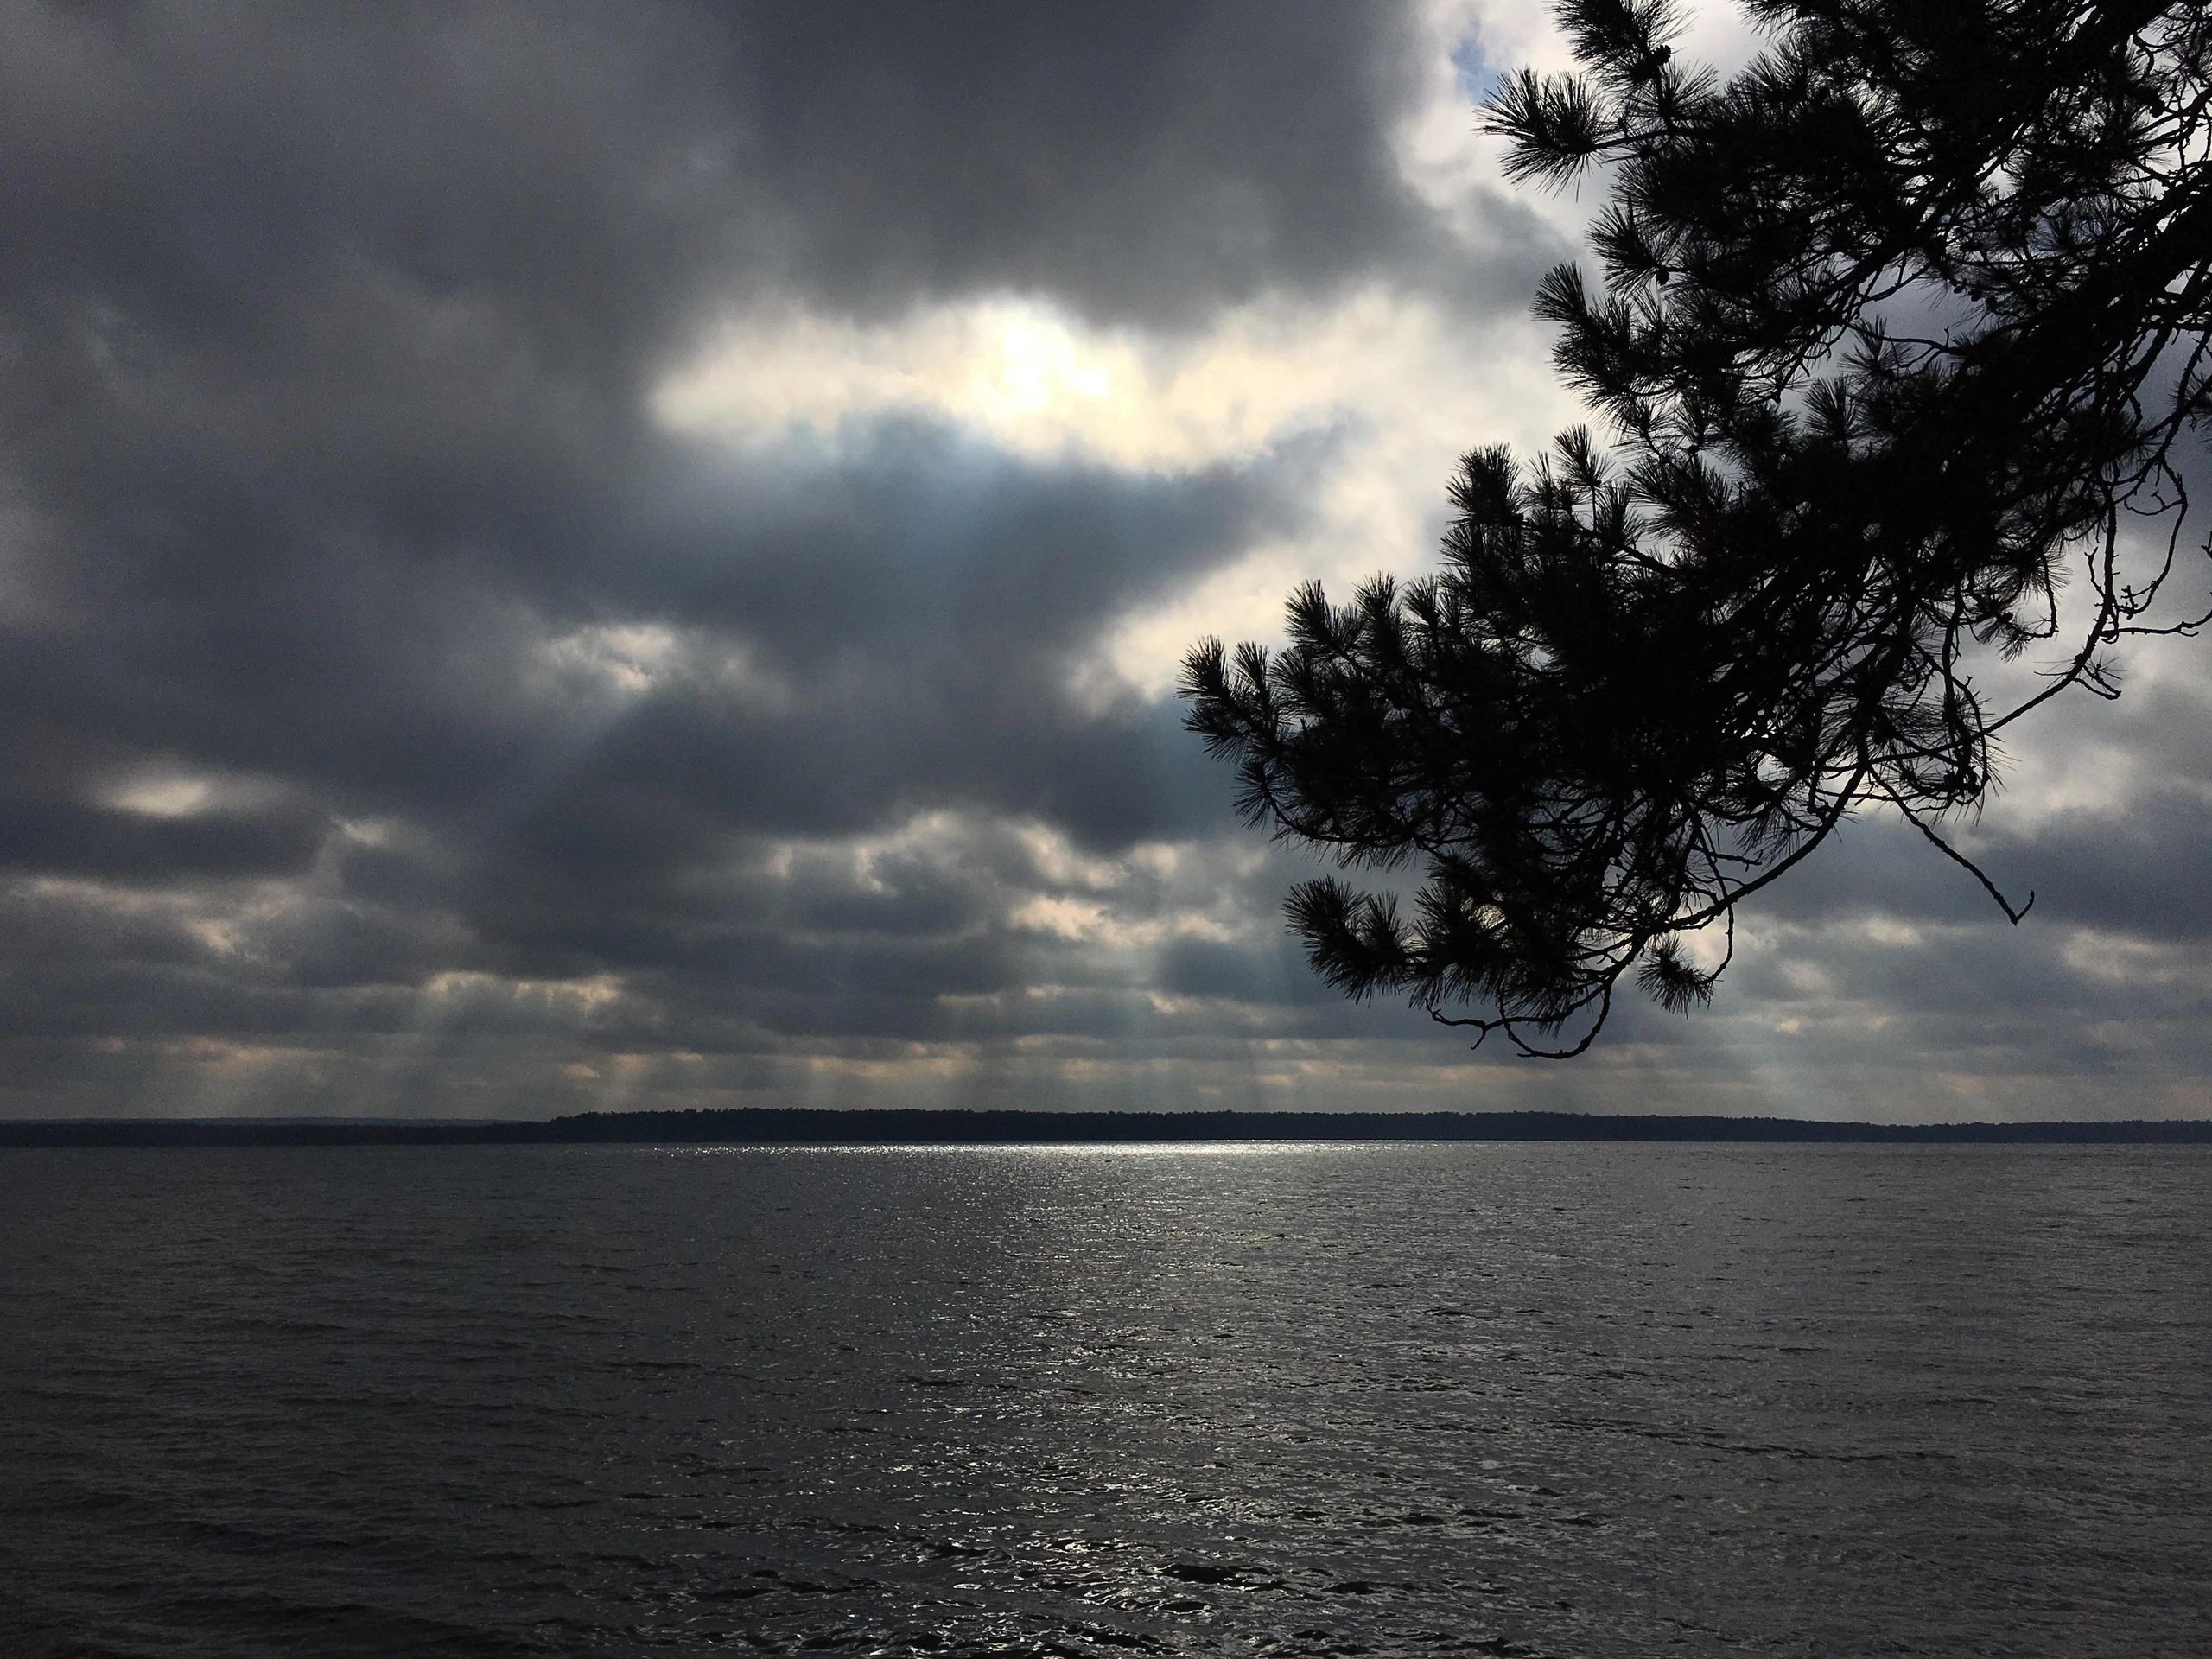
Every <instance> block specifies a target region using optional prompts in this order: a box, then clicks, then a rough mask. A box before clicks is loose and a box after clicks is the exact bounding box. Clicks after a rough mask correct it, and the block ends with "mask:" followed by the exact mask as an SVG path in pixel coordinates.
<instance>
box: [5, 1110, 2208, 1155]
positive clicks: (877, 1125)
mask: <svg viewBox="0 0 2212 1659" xmlns="http://www.w3.org/2000/svg"><path fill="white" fill-rule="evenodd" d="M1159 1141H1169V1142H1173V1141H1191V1142H1198V1141H1662V1142H1692V1141H1707V1142H1726V1143H1733V1144H1753V1145H1774V1144H1786V1145H1802V1144H1808V1143H1809V1144H1830V1145H1836V1144H1840V1145H1885V1144H1886V1145H1897V1144H1904V1145H1963V1146H2212V1120H2208V1119H2203V1118H2135V1119H2128V1120H2124V1121H2120V1122H2110V1123H2091V1122H2049V1123H2033V1122H2029V1123H1973V1122H1968V1123H1913V1124H1904V1123H1853V1122H1823V1121H1819V1120H1814V1119H1803V1118H1786V1117H1716V1116H1703V1117H1673V1116H1658V1115H1645V1116H1618V1117H1614V1116H1598V1115H1595V1114H1587V1113H1580V1112H1235V1111H1217V1112H1216V1111H1208V1112H1052V1111H964V1110H957V1109H944V1110H912V1109H882V1110H849V1111H837V1110H823V1109H814V1108H808V1107H747V1108H740V1109H733V1110H728V1111H683V1112H653V1111H640V1112H583V1113H578V1114H576V1115H574V1116H566V1117H555V1118H548V1119H543V1120H537V1121H528V1122H522V1121H518V1122H485V1121H482V1120H474V1121H468V1122H452V1121H442V1120H438V1119H434V1118H433V1119H424V1120H422V1121H420V1122H409V1121H397V1120H381V1119H380V1120H360V1119H340V1120H334V1121H328V1122H321V1121H317V1120H315V1119H308V1118H250V1117H247V1118H47V1119H29V1120H24V1121H22V1122H0V1148H7V1147H390V1146H404V1147H437V1146H602V1145H632V1146H638V1145H660V1146H699V1145H717V1146H762V1147H791V1146H814V1147H883V1146H1116V1145H1119V1146H1127V1145H1130V1144H1135V1143H1145V1142H1159Z"/></svg>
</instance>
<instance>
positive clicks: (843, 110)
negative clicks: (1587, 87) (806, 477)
mask: <svg viewBox="0 0 2212 1659" xmlns="http://www.w3.org/2000/svg"><path fill="white" fill-rule="evenodd" d="M1412 24H1413V14H1412V13H1411V11H1410V10H1409V9H1407V8H1400V7H1351V6H1293V7H1282V6H1275V5H1270V4H1264V3H1256V0H1255V3H1225V4H1211V5H1205V6H1190V5H1184V4H1179V3H1170V0H1138V3H1128V4H1121V5H1115V6H1098V7H1043V6H1034V5H1028V4H1022V3H1013V0H1006V3H977V0H971V3H963V4H959V5H944V6H939V5H930V6H912V7H888V8H887V7H881V6H876V5H872V4H860V3H845V4H840V3H817V4H812V5H807V6H782V5H773V4H761V5H729V6H711V5H702V6H696V7H689V6H674V5H639V6H630V7H624V8H620V9H619V10H616V9H608V8H604V7H591V6H584V5H560V4H548V5H535V6H531V5H519V4H515V5H486V6H479V7H471V8H466V9H460V10H456V9H454V8H450V7H442V6H431V5H422V6H404V5H395V6H387V7H377V8H319V9H310V10H301V11H296V12H292V13H289V14H286V15H285V16H283V17H281V18H279V17H277V16H272V15H271V14H270V13H268V12H267V11H265V10H258V9H254V8H247V7H195V8H193V9H191V10H165V9H161V8H135V7H119V6H118V7H96V6H87V7H67V8H61V7H56V8H53V9H50V10H49V9H43V8H21V9H17V10H16V11H15V12H14V13H13V14H12V15H11V17H10V22H9V23H8V25H7V37H6V41H5V46H6V51H5V54H4V59H5V65H6V67H5V69H4V70H0V74H3V75H4V77H5V88H6V96H5V98H4V100H0V111H4V113H0V142H4V143H6V145H7V148H8V152H9V154H10V156H11V157H12V158H14V160H15V162H16V164H15V165H12V166H11V167H10V169H9V173H8V180H7V183H6V185H5V186H4V194H0V209H4V211H5V212H6V213H7V214H8V217H9V220H10V223H11V225H13V226H15V227H16V232H17V233H18V235H19V236H20V237H22V238H24V240H23V242H22V243H21V244H19V245H20V246H21V247H22V252H21V253H20V254H18V255H17V256H16V257H14V258H12V259H11V260H10V270H9V272H8V274H7V276H6V277H5V278H4V279H3V280H4V282H5V290H6V291H7V292H8V293H9V294H10V296H11V298H12V299H13V300H14V301H15V302H16V304H17V305H22V304H24V303H25V302H29V303H31V304H34V305H37V306H40V307H42V308H48V309H50V310H54V311H64V312H66V311H78V312H79V313H81V312H82V310H83V309H84V308H87V307H89V306H92V305H97V304H106V305H111V306H114V307H118V308H121V309H122V310H123V311H124V312H125V313H127V314H128V315H129V318H130V321H132V322H134V323H137V324H140V325H143V326H149V327H155V328H157V329H161V330H162V331H164V332H171V333H175V334H180V335H184V336H189V337H197V338H203V339H205V338H223V339H226V340H232V342H233V343H235V344H237V345H239V346H248V347H251V346H253V345H257V344H258V345H261V346H270V345H272V344H277V342H274V341H272V340H271V337H270V330H271V328H272V327H279V328H281V327H282V319H283V316H284V315H286V314H288V313H289V312H290V311H291V309H292V308H294V307H295V306H296V303H297V302H298V299H299V296H301V295H302V292H303V291H306V290H308V289H313V288H315V287H317V286H320V285H321V284H322V283H327V282H328V281H330V280H332V279H333V278H334V276H335V275H337V274H338V273H339V272H340V271H342V270H345V269H346V267H348V266H353V265H361V266H366V267H370V268H372V269H374V270H381V271H385V272H387V273H389V274H390V275H391V277H393V278H394V279H395V280H397V281H400V282H403V283H408V284H410V285H415V286H418V287H420V288H422V289H425V290H427V291H430V292H435V293H454V294H465V293H473V292H481V291H492V292H496V293H499V294H502V295H505V296H514V297H515V298H516V299H517V300H518V302H520V307H521V308H522V309H524V310H525V311H526V312H527V314H528V315H527V319H526V325H527V327H529V328H530V330H531V333H532V334H533V335H534V336H535V337H536V338H537V340H538V342H539V343H540V344H542V345H548V346H555V347H556V348H558V349H559V350H560V351H561V352H562V353H563V354H568V355H573V356H575V357H577V358H579V359H584V360H589V359H594V358H604V357H605V356H606V355H607V353H610V352H612V353H621V352H623V351H626V350H634V349H636V347H637V346H638V344H639V341H641V340H652V339H653V338H654V337H655V336H656V335H658V334H660V333H661V332H662V331H664V330H665V329H666V328H667V327H670V326H671V325H675V324H681V323H682V322H683V321H685V318H684V311H685V308H686V307H687V306H689V305H690V304H692V303H695V302H699V301H701V300H702V299H703V298H705V297H708V296H707V295H706V294H705V293H704V292H703V291H702V283H705V282H707V281H709V279H713V280H715V281H717V282H719V281H721V280H724V279H727V278H728V277H730V276H732V275H733V274H740V273H741V274H743V275H745V276H747V277H749V278H751V279H753V281H755V282H764V283H776V284H781V285H785V286H789V287H791V288H793V289H798V290H799V291H801V292H804V293H805V294H807V295H810V296H815V297H817V298H823V299H827V300H829V302H833V303H839V304H849V305H862V306H867V307H871V308H889V309H893V310H896V309H900V308H905V307H906V306H908V305H910V304H912V302H914V301H915V300H916V299H917V298H919V297H924V296H931V295H943V294H948V293H963V292H972V291H977V290H981V289H1001V288H1013V289H1044V290H1048V291H1050V292H1052V293H1053V294H1055V295H1057V296H1059V297H1060V298H1062V299H1063V300H1064V301H1065V302H1068V303H1071V304H1073V305H1075V306H1077V307H1078V308H1081V309H1083V310H1084V311H1086V312H1088V313H1090V314H1092V315H1098V316H1101V317H1106V318H1112V319H1121V320H1133V321H1146V322H1151V321H1157V320H1158V319H1159V318H1160V315H1162V314H1163V313H1167V314H1174V315H1184V316H1188V315H1192V314H1194V313H1196V312H1198V311H1199V310H1202V309H1203V308H1205V307H1206V306H1207V305H1210V304H1214V303H1219V302H1224V301H1230V300H1235V299H1238V298H1243V297H1246V296H1250V295H1252V294H1254V293H1256V292H1258V291H1260V290H1262V289H1268V288H1281V287H1289V288H1302V287H1313V286H1321V287H1326V286H1329V285H1332V284H1334V283H1339V282H1342V281H1344V280H1345V279H1346V278H1347V277H1351V276H1354V275H1356V274H1357V273H1359V272H1360V271H1362V270H1371V269H1383V268H1389V267H1391V266H1394V265H1395V264H1399V263H1402V261H1403V259H1404V257H1405V256H1406V254H1407V252H1408V249H1409V247H1411V246H1413V245H1415V244H1417V243H1421V242H1423V241H1425V239H1426V238H1427V237H1428V236H1429V234H1430V232H1429V227H1428V226H1427V224H1426V222H1425V218H1424V215H1423V214H1422V213H1421V210H1420V208H1419V207H1418V205H1417V204H1416V203H1415V201H1414V200H1413V199H1412V197H1411V196H1410V194H1408V190H1407V188H1406V187H1405V186H1404V184H1403V183H1402V181H1401V179H1400V177H1399V175H1398V173H1397V170H1396V168H1395V165H1394V164H1393V162H1392V157H1391V152H1390V147H1389V142H1390V129H1391V127H1392V124H1394V123H1395V120H1396V119H1397V118H1398V117H1399V115H1400V113H1401V111H1402V106H1403V105H1404V103H1405V101H1406V99H1408V95H1409V94H1410V92H1411V91H1412V88H1413V78H1414V74H1415V73H1416V69H1417V63H1416V60H1415V57H1414V48H1415V46H1416V41H1415V40H1414V38H1413V28H1412ZM624 325H628V326H624ZM277 349H279V350H286V349H289V348H288V347H286V346H283V345H281V344H277Z"/></svg>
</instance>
